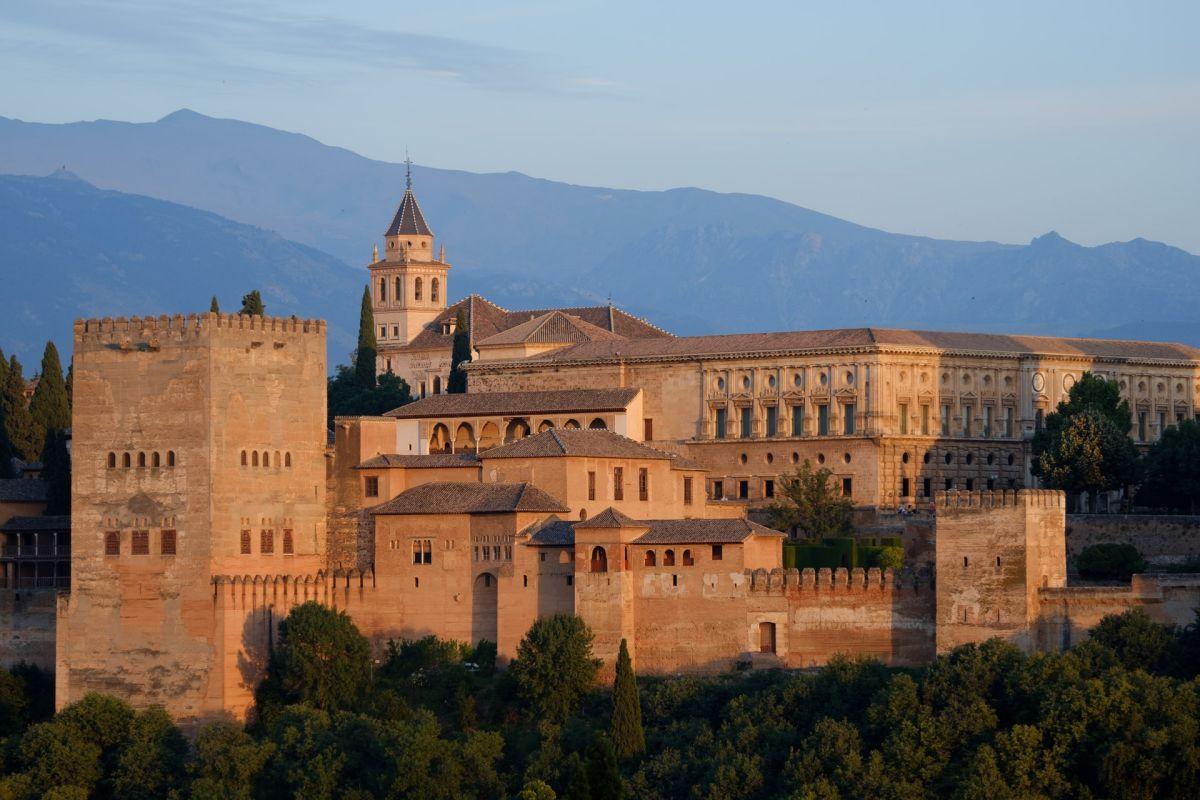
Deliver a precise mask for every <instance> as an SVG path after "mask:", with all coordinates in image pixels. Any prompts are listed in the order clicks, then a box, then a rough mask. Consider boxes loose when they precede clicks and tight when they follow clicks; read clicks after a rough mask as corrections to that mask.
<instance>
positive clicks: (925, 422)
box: [921, 405, 929, 436]
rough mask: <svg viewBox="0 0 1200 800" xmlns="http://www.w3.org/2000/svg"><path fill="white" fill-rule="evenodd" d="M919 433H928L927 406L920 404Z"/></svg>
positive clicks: (923, 434) (926, 434)
mask: <svg viewBox="0 0 1200 800" xmlns="http://www.w3.org/2000/svg"><path fill="white" fill-rule="evenodd" d="M921 435H922V436H928V435H929V406H927V405H922V406H921Z"/></svg>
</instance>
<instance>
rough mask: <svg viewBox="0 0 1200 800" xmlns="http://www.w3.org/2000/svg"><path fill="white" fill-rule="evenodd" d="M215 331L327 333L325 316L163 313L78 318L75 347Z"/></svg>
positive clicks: (156, 342)
mask: <svg viewBox="0 0 1200 800" xmlns="http://www.w3.org/2000/svg"><path fill="white" fill-rule="evenodd" d="M216 332H245V333H247V334H251V335H260V336H262V335H268V336H277V337H293V336H305V335H322V336H323V335H324V334H325V320H322V319H300V318H299V317H265V316H258V315H254V314H218V313H215V312H209V313H207V314H174V315H168V314H161V315H159V316H156V317H155V316H146V317H138V316H133V317H115V318H114V317H104V318H102V319H77V320H75V337H74V338H75V349H76V350H78V349H80V348H81V347H82V348H87V347H111V346H114V345H115V346H117V347H119V348H121V349H128V350H135V349H136V350H155V349H158V348H159V347H160V346H161V345H162V344H164V343H169V342H181V341H184V340H187V339H195V338H200V337H203V336H205V335H210V334H213V333H216Z"/></svg>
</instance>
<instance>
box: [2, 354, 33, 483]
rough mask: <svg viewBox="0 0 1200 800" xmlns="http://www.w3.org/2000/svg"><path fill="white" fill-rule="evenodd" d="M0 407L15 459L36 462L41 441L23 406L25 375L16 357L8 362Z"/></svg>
mask: <svg viewBox="0 0 1200 800" xmlns="http://www.w3.org/2000/svg"><path fill="white" fill-rule="evenodd" d="M0 406H3V409H4V413H3V417H4V427H5V430H6V431H7V432H8V441H9V442H10V443H11V444H12V448H13V451H14V452H16V454H17V458H20V459H21V460H22V461H36V460H37V458H38V456H39V455H40V454H41V452H42V440H41V437H40V436H39V435H38V432H37V424H36V423H35V422H34V421H33V416H32V415H30V413H29V409H28V408H27V407H26V406H25V375H24V371H23V370H22V368H21V362H20V361H18V360H17V357H16V356H13V357H12V358H11V359H10V360H9V362H8V380H7V381H5V384H4V387H3V397H0Z"/></svg>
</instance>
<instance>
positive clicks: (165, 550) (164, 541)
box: [158, 530, 176, 556]
mask: <svg viewBox="0 0 1200 800" xmlns="http://www.w3.org/2000/svg"><path fill="white" fill-rule="evenodd" d="M158 545H159V547H158V551H159V552H160V553H162V554H163V555H164V556H173V555H175V545H176V537H175V531H172V530H165V531H163V532H162V533H160V534H159V539H158Z"/></svg>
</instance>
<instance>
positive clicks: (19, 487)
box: [0, 478, 50, 503]
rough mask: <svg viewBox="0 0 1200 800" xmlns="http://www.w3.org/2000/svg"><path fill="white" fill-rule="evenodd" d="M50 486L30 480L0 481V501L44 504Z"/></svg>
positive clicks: (12, 479) (8, 479)
mask: <svg viewBox="0 0 1200 800" xmlns="http://www.w3.org/2000/svg"><path fill="white" fill-rule="evenodd" d="M49 491H50V484H48V483H46V482H45V481H41V480H32V479H30V478H3V479H0V501H3V502H7V503H44V502H46V497H47V495H48V493H49Z"/></svg>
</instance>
